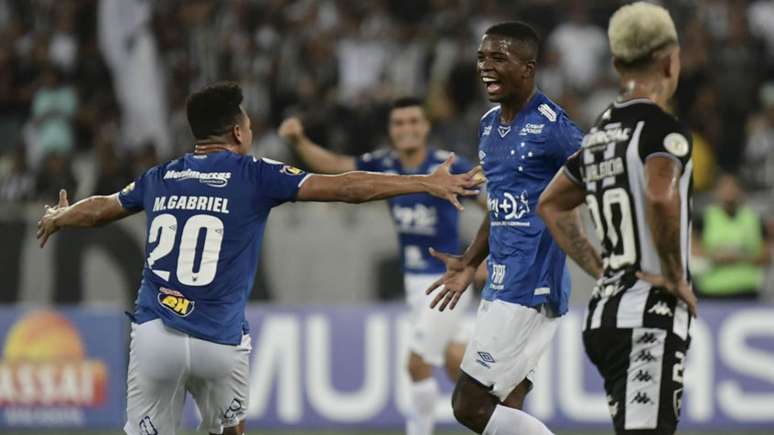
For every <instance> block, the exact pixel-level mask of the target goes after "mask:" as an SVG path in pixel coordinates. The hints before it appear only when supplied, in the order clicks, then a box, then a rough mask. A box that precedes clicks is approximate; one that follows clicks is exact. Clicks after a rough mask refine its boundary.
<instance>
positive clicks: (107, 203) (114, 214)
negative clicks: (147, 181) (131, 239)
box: [36, 189, 132, 248]
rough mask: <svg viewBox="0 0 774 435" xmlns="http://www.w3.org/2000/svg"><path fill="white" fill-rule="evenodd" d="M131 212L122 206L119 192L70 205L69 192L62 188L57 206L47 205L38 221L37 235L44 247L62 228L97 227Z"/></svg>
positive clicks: (41, 245) (92, 197)
mask: <svg viewBox="0 0 774 435" xmlns="http://www.w3.org/2000/svg"><path fill="white" fill-rule="evenodd" d="M131 214H132V212H131V211H129V210H127V209H125V208H124V207H122V206H121V203H120V202H119V201H118V194H117V193H114V194H113V195H109V196H90V197H88V198H86V199H82V200H80V201H78V202H76V203H75V204H73V205H69V202H68V200H67V192H66V191H65V190H64V189H62V190H60V191H59V203H58V204H57V205H56V206H55V207H49V206H48V205H47V206H46V209H45V212H44V213H43V217H41V218H40V220H39V221H38V232H37V235H36V237H37V239H38V240H40V247H41V248H42V247H43V246H45V244H46V241H47V240H48V238H49V237H50V236H51V235H52V234H54V233H55V232H57V231H59V230H60V229H62V228H75V227H82V228H88V227H97V226H100V225H105V224H108V223H110V222H113V221H116V220H119V219H122V218H125V217H126V216H129V215H131Z"/></svg>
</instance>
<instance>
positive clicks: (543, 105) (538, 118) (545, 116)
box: [527, 93, 583, 140]
mask: <svg viewBox="0 0 774 435" xmlns="http://www.w3.org/2000/svg"><path fill="white" fill-rule="evenodd" d="M533 107H534V111H533V113H532V114H530V120H529V121H528V122H530V124H529V125H527V127H529V128H531V129H532V130H539V131H540V133H541V135H543V136H554V137H556V135H560V136H562V137H577V138H578V140H580V136H582V134H583V132H582V131H581V129H580V128H579V127H578V126H577V125H576V124H575V122H573V120H572V119H571V118H570V116H569V115H568V114H567V112H566V111H565V110H564V109H563V108H562V106H560V105H559V104H558V103H556V102H554V101H553V100H552V99H550V98H549V97H548V96H546V95H544V94H542V93H540V94H539V95H538V96H537V101H536V102H535V105H534V106H533Z"/></svg>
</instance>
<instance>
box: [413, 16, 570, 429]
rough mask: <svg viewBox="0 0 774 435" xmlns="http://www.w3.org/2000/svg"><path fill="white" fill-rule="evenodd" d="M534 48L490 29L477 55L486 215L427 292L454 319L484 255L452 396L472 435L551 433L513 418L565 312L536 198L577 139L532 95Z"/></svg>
mask: <svg viewBox="0 0 774 435" xmlns="http://www.w3.org/2000/svg"><path fill="white" fill-rule="evenodd" d="M538 46H539V40H538V36H537V33H536V32H535V30H533V29H532V27H530V26H529V25H528V24H526V23H522V22H509V23H502V24H497V25H495V26H492V27H490V28H489V29H488V30H487V31H486V33H485V34H484V37H483V38H482V40H481V45H480V46H479V49H478V64H477V65H478V72H479V74H480V77H481V80H482V81H483V82H484V84H485V85H486V92H487V95H488V97H489V100H490V101H492V102H496V103H499V106H497V107H494V108H493V109H491V110H490V111H489V112H487V113H486V114H485V115H484V116H483V118H481V124H480V128H479V137H480V145H479V158H480V160H481V164H482V165H483V167H484V174H485V175H486V177H487V192H488V193H487V197H488V200H487V202H488V205H489V214H488V215H487V217H486V218H485V219H484V222H483V223H482V225H481V228H480V229H479V231H478V234H477V235H476V238H475V240H474V241H473V243H472V244H471V245H470V247H468V249H467V251H466V252H465V254H464V255H463V256H461V257H460V256H454V255H450V254H446V253H440V252H436V251H433V255H435V256H436V257H437V258H439V259H441V260H442V261H443V262H444V263H445V264H446V270H447V271H446V274H445V275H444V276H443V277H442V278H441V279H440V280H438V281H437V282H435V283H433V285H432V286H431V287H430V288H429V289H428V291H427V292H428V293H431V292H432V291H434V290H435V289H436V288H439V287H441V291H440V292H439V294H438V295H437V296H436V297H435V299H434V300H433V306H435V305H437V304H438V303H440V310H441V311H443V310H444V309H445V308H446V307H447V306H448V307H449V308H450V309H453V308H454V307H455V305H456V304H457V301H458V300H460V298H461V297H462V296H463V294H464V292H465V289H466V288H467V287H468V285H469V284H470V282H471V281H472V280H473V274H474V272H475V270H476V268H477V267H478V265H479V264H480V263H481V262H482V261H483V260H484V259H485V258H486V256H487V254H489V260H488V261H487V265H488V269H489V278H488V281H487V284H486V287H485V288H484V292H483V294H482V298H483V300H482V301H481V305H480V306H479V309H478V315H477V317H476V327H475V332H474V333H473V338H472V339H471V340H470V342H469V343H468V346H467V349H466V351H465V356H464V358H463V361H462V367H461V374H460V378H459V380H458V381H457V385H456V387H455V390H454V395H453V398H452V406H453V408H454V415H455V417H456V418H457V420H459V421H460V422H461V423H462V424H464V425H465V426H467V427H468V428H470V429H471V430H473V431H475V432H477V433H483V434H497V435H505V434H519V435H543V434H550V433H551V432H550V431H549V430H548V428H546V426H545V425H544V424H543V423H542V422H540V421H539V420H537V419H536V418H535V417H533V416H531V415H529V414H527V413H525V412H523V411H521V408H522V405H523V402H524V397H525V396H526V395H527V393H528V392H529V390H530V389H531V387H532V381H531V380H530V379H529V378H530V374H531V373H532V371H533V369H534V368H535V366H536V365H537V363H538V361H539V359H540V357H541V356H542V355H543V353H544V352H545V350H546V349H547V348H548V346H549V344H550V342H551V340H552V338H553V336H554V334H555V332H556V329H557V326H558V323H559V317H560V316H562V315H563V314H565V313H566V312H567V304H568V299H569V294H570V278H569V274H568V272H567V267H566V264H565V263H566V260H565V255H564V253H563V252H562V251H561V249H559V246H558V245H556V244H555V243H554V241H553V239H552V238H551V235H550V233H549V232H548V230H547V228H546V227H545V225H544V223H543V222H542V221H541V220H540V219H539V218H538V216H537V214H536V213H535V209H536V206H537V201H538V197H539V196H540V194H541V193H542V192H543V189H545V187H546V186H547V185H548V183H549V182H550V181H551V178H552V177H553V176H554V174H556V172H557V171H558V170H559V169H560V168H561V167H562V164H563V163H564V162H565V161H566V160H567V158H568V157H569V156H570V155H572V154H573V153H574V152H575V151H576V150H577V149H578V147H579V146H580V140H581V132H580V130H579V129H578V128H577V127H576V126H575V124H573V122H572V121H571V120H570V119H569V118H568V117H567V115H566V114H565V112H564V111H563V110H562V108H561V107H559V106H558V105H556V104H555V103H554V102H553V101H551V100H549V99H548V97H546V96H545V95H543V93H541V92H540V91H539V90H537V88H536V87H535V70H536V61H537V57H538Z"/></svg>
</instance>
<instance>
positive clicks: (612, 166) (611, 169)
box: [585, 157, 624, 183]
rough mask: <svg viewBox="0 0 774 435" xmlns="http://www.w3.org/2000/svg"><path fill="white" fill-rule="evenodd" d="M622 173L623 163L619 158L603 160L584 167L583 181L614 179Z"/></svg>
mask: <svg viewBox="0 0 774 435" xmlns="http://www.w3.org/2000/svg"><path fill="white" fill-rule="evenodd" d="M623 173H624V163H623V159H622V158H621V157H615V158H613V159H610V160H603V161H601V162H599V163H592V164H590V165H586V174H585V175H586V177H585V181H586V182H587V183H590V182H592V181H599V180H602V179H603V178H607V177H614V176H616V175H621V174H623Z"/></svg>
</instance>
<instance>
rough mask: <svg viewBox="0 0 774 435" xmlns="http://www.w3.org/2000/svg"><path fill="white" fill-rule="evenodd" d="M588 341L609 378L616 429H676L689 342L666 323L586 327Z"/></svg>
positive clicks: (663, 434)
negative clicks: (663, 326)
mask: <svg viewBox="0 0 774 435" xmlns="http://www.w3.org/2000/svg"><path fill="white" fill-rule="evenodd" d="M584 344H585V346H586V351H587V353H588V354H589V357H590V359H591V360H592V362H593V363H594V364H595V365H596V366H597V369H598V370H599V372H600V374H601V375H602V377H603V379H604V384H605V391H606V393H607V399H608V407H609V410H610V416H611V418H612V420H613V426H614V428H615V431H616V433H617V434H619V435H622V434H625V435H669V434H672V433H674V432H675V430H676V428H677V422H678V419H679V414H680V404H681V400H682V390H683V379H682V375H683V361H684V357H685V352H686V351H687V348H688V343H687V342H685V341H683V340H682V339H681V338H679V337H678V336H676V335H674V334H672V333H670V332H668V331H666V330H663V329H654V328H634V329H614V328H608V329H596V330H590V331H586V332H584Z"/></svg>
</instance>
